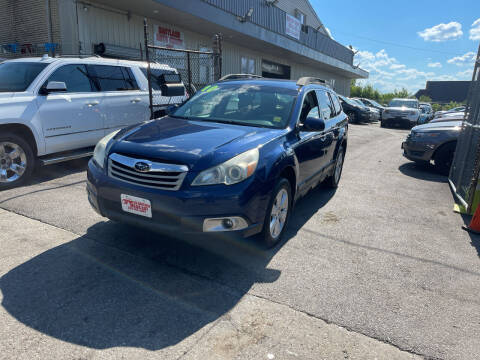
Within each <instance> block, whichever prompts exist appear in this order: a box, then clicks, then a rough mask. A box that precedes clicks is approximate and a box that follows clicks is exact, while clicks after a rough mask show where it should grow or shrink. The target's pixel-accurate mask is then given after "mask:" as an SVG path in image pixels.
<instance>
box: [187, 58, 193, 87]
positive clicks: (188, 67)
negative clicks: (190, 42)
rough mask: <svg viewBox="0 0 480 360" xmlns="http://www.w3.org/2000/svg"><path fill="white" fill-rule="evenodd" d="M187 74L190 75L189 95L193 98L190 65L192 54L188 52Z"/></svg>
mask: <svg viewBox="0 0 480 360" xmlns="http://www.w3.org/2000/svg"><path fill="white" fill-rule="evenodd" d="M187 73H188V90H189V91H188V93H189V95H190V96H193V91H192V68H191V65H190V52H187Z"/></svg>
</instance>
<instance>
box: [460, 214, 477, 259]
mask: <svg viewBox="0 0 480 360" xmlns="http://www.w3.org/2000/svg"><path fill="white" fill-rule="evenodd" d="M462 220H463V223H464V224H465V226H466V227H468V226H469V225H470V222H471V221H472V216H470V215H465V214H462ZM468 235H469V236H470V243H471V244H472V246H473V247H474V248H475V250H477V254H478V257H480V234H475V233H473V232H469V231H468Z"/></svg>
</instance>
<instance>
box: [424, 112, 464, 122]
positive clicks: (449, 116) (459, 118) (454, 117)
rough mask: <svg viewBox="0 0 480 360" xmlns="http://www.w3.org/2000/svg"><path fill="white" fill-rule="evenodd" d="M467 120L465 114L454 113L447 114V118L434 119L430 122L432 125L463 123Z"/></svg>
mask: <svg viewBox="0 0 480 360" xmlns="http://www.w3.org/2000/svg"><path fill="white" fill-rule="evenodd" d="M464 118H465V114H464V113H452V114H445V116H441V117H437V118H434V119H433V120H430V123H436V122H446V121H463V119H464Z"/></svg>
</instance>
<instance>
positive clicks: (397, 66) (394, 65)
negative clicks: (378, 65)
mask: <svg viewBox="0 0 480 360" xmlns="http://www.w3.org/2000/svg"><path fill="white" fill-rule="evenodd" d="M406 67H407V66H406V65H403V64H392V65H390V69H392V70H400V69H405V68H406Z"/></svg>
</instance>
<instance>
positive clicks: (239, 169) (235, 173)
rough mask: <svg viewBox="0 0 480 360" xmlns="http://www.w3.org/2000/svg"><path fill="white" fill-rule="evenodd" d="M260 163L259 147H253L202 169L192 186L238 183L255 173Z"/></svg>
mask: <svg viewBox="0 0 480 360" xmlns="http://www.w3.org/2000/svg"><path fill="white" fill-rule="evenodd" d="M257 165H258V149H252V150H249V151H246V152H244V153H243V154H240V155H237V156H235V157H234V158H232V159H230V160H228V161H226V162H224V163H223V164H220V165H217V166H215V167H213V168H211V169H208V170H205V171H202V172H201V173H200V174H198V176H197V177H196V178H195V180H193V182H192V186H199V185H215V184H225V185H233V184H237V183H239V182H241V181H243V180H245V179H248V178H249V177H250V176H252V175H253V173H254V172H255V170H256V168H257Z"/></svg>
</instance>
